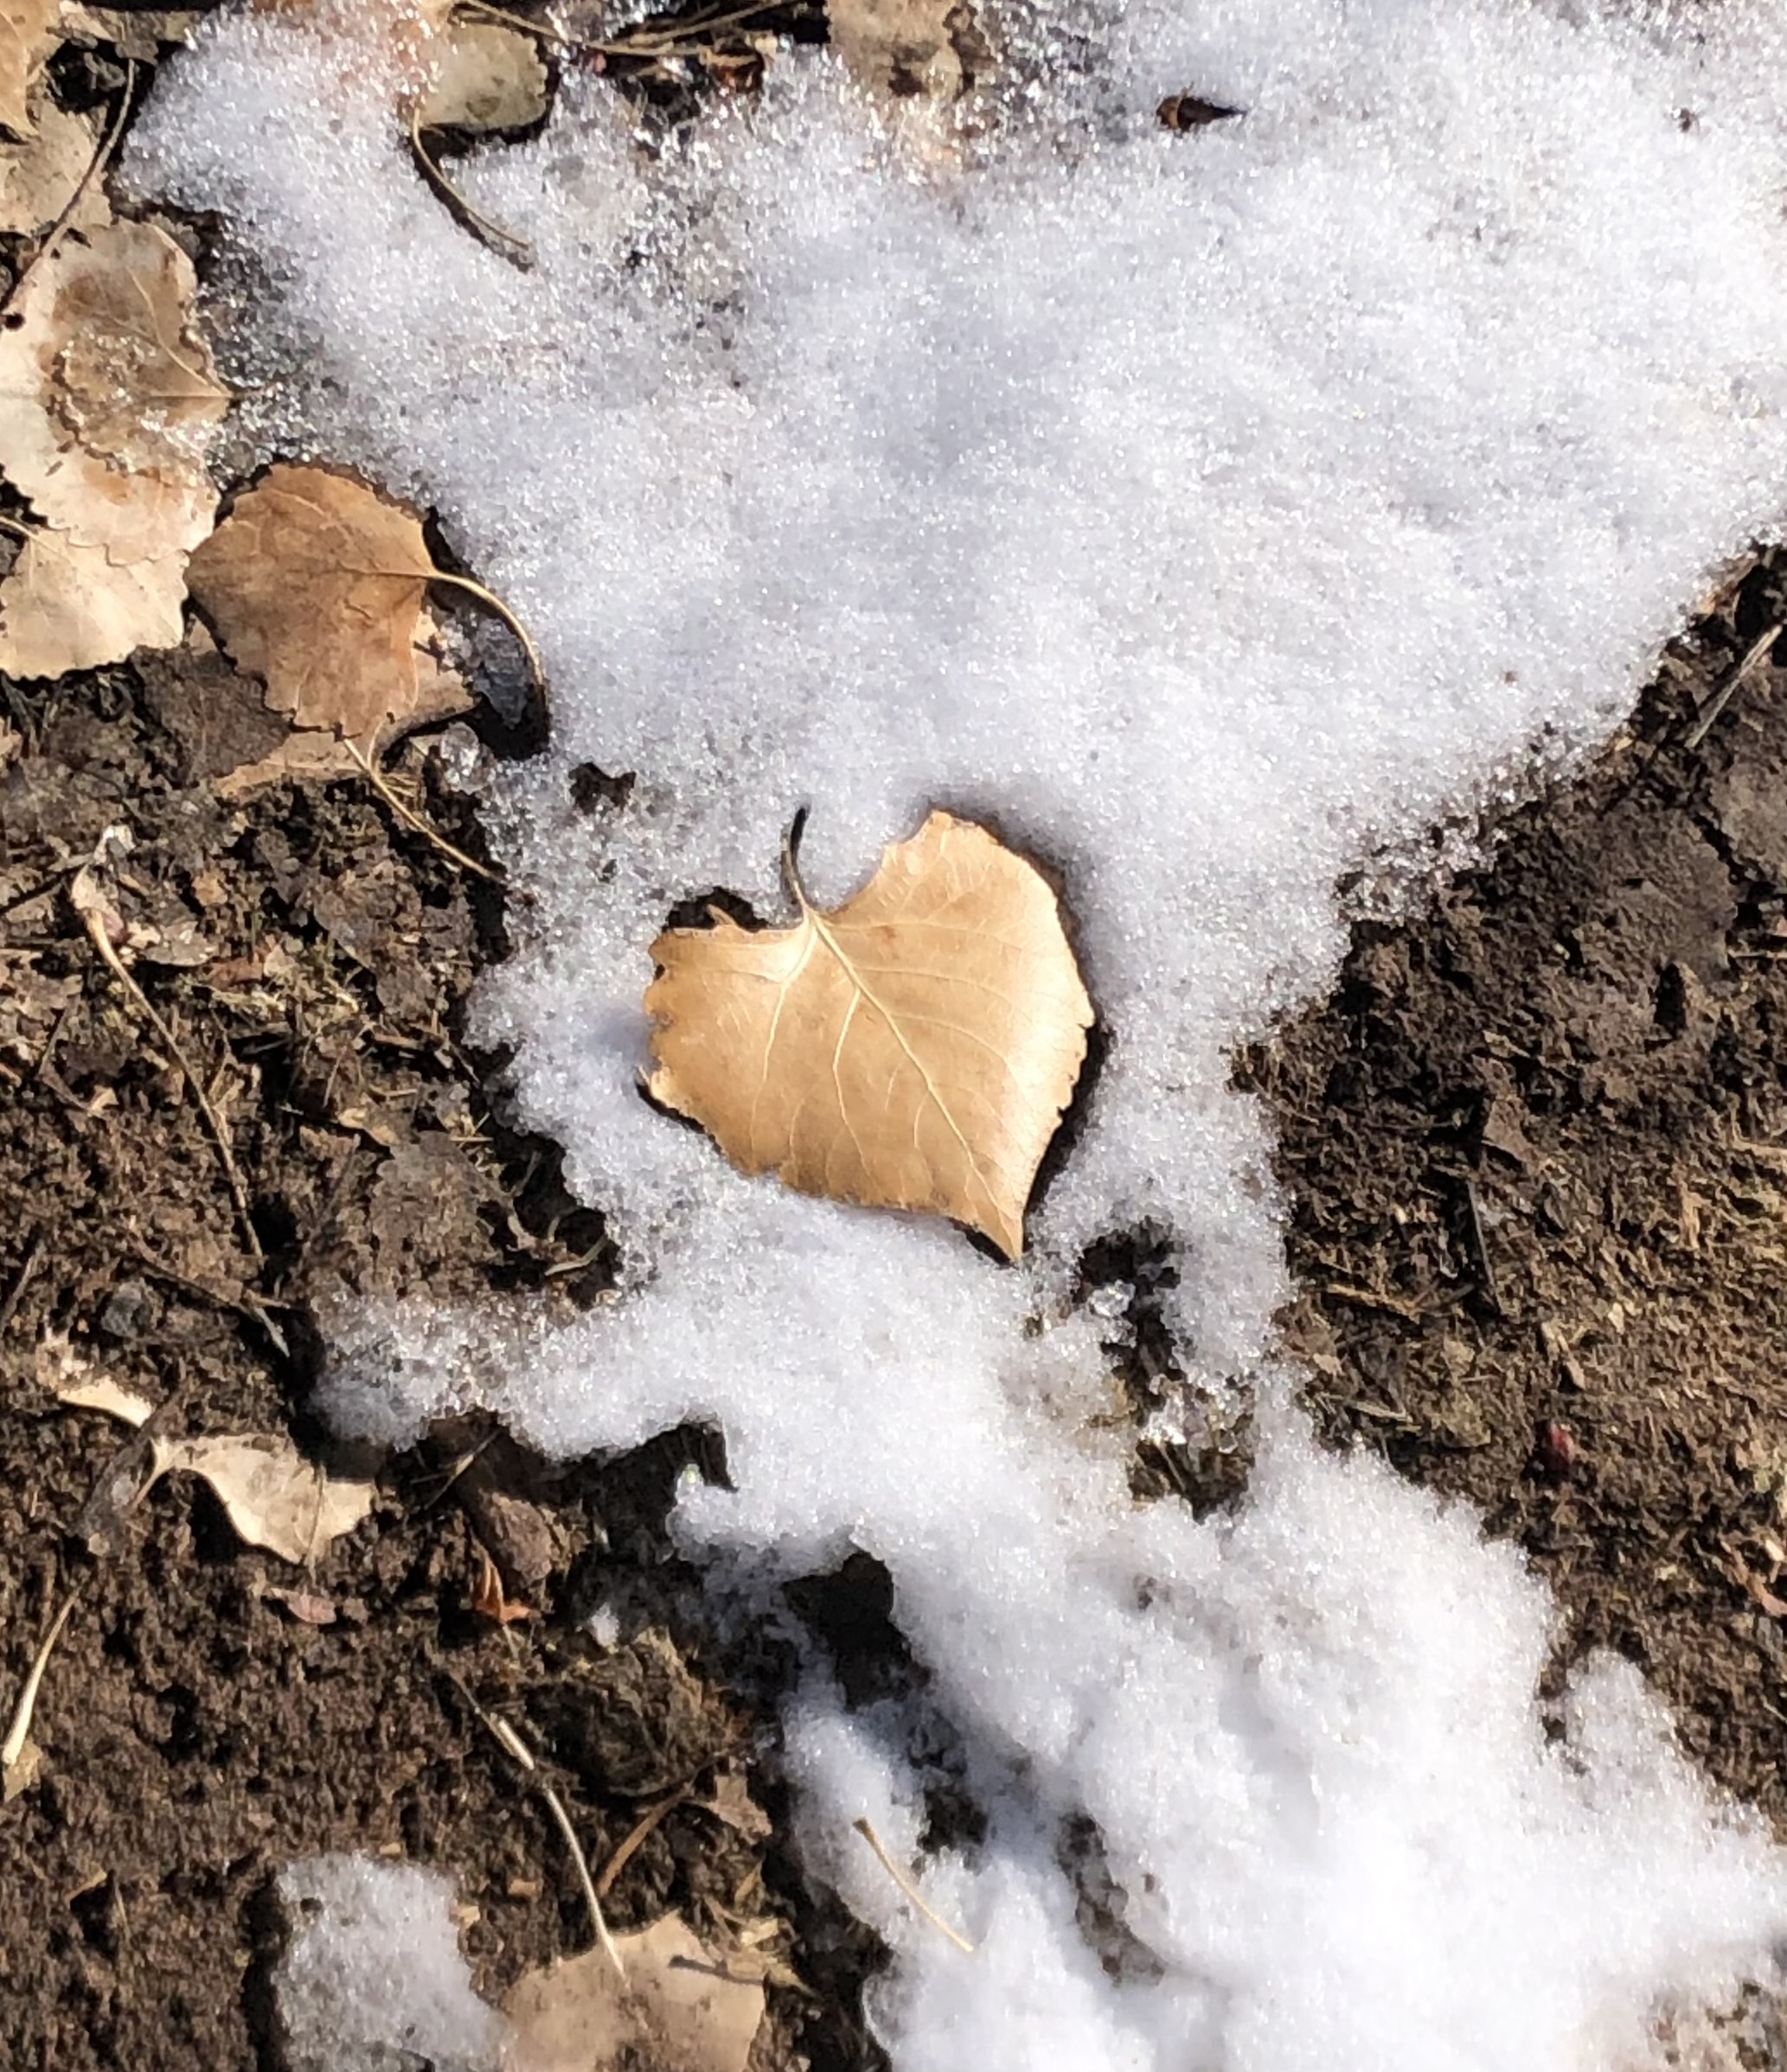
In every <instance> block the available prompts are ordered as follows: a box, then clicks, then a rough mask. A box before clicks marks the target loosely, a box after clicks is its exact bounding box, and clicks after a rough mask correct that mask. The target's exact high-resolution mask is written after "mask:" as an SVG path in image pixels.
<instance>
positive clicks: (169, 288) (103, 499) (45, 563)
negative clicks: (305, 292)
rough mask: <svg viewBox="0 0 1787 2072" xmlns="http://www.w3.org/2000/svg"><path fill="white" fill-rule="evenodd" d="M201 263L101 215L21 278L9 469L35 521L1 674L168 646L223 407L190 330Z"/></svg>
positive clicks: (3, 449) (143, 226)
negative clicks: (97, 221) (207, 461)
mask: <svg viewBox="0 0 1787 2072" xmlns="http://www.w3.org/2000/svg"><path fill="white" fill-rule="evenodd" d="M194 287H195V278H194V274H193V268H192V261H191V260H190V259H189V258H188V257H187V255H186V253H184V252H183V251H182V250H181V248H180V246H178V245H176V243H175V242H174V240H173V239H172V238H170V236H169V235H168V234H167V233H166V232H165V231H163V230H161V229H159V228H157V227H156V226H155V225H153V224H150V223H129V222H118V223H102V224H99V225H98V226H96V227H91V228H89V229H88V230H87V232H86V235H85V237H84V238H83V239H82V240H81V241H80V242H79V243H75V242H70V243H68V244H67V245H64V246H61V247H59V248H58V249H57V250H56V251H55V252H54V253H51V254H49V255H48V257H47V258H46V259H44V260H43V261H42V264H41V265H38V266H37V267H36V268H35V271H34V272H32V273H31V274H30V276H29V279H27V280H26V282H25V283H24V286H23V291H22V293H21V294H20V295H19V297H18V299H17V303H16V309H15V312H14V313H15V315H16V317H18V318H19V323H18V324H17V326H16V329H11V330H5V331H0V468H3V469H4V470H5V473H6V476H7V479H8V480H9V481H10V483H12V485H13V487H14V488H15V489H17V490H18V491H19V492H20V494H21V495H22V496H25V497H27V498H29V501H30V503H31V507H32V509H33V512H34V513H35V516H36V518H37V520H38V521H39V522H38V523H37V524H35V525H32V526H18V525H16V524H14V523H13V522H12V521H8V523H9V526H10V528H11V529H12V530H14V531H15V532H16V533H17V534H19V536H20V537H21V538H22V540H23V546H22V549H21V551H20V553H19V557H18V560H17V561H16V564H15V565H14V566H13V569H12V572H11V573H10V575H9V576H8V577H7V578H6V580H5V582H4V583H3V585H0V669H3V670H5V671H6V672H8V673H9V674H10V675H15V676H22V677H33V676H58V675H62V674H64V673H65V672H67V671H68V670H70V669H78V668H94V667H97V666H99V664H101V663H105V662H119V661H122V660H123V659H124V657H125V656H126V655H129V654H130V653H131V651H132V650H133V649H137V648H139V647H150V648H171V647H176V646H177V645H178V644H179V642H180V640H181V638H182V636H183V631H184V626H183V619H182V615H181V605H182V604H183V600H184V598H185V595H186V565H187V557H188V554H189V551H190V550H191V549H192V548H193V547H195V546H196V545H197V544H198V542H199V541H200V540H202V539H203V538H204V537H205V535H206V534H208V532H209V531H210V529H211V523H212V519H213V517H214V515H215V512H216V508H217V492H216V490H215V487H214V486H213V484H212V482H211V478H210V476H209V475H208V473H207V471H206V467H205V457H206V454H207V452H208V450H209V447H210V444H211V438H212V435H213V433H214V432H215V429H216V427H217V425H218V424H219V423H220V422H221V419H222V418H223V415H224V413H225V412H226V410H227V407H228V404H229V394H228V391H227V389H226V388H225V387H224V386H223V384H222V382H221V381H220V380H219V379H218V377H217V373H216V370H215V367H214V366H213V364H212V361H211V355H210V352H209V349H208V347H207V346H206V344H205V342H204V341H203V339H202V337H201V336H199V334H198V332H197V331H196V329H195V328H194V325H193V321H192V298H193V292H194Z"/></svg>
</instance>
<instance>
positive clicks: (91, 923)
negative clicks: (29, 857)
mask: <svg viewBox="0 0 1787 2072" xmlns="http://www.w3.org/2000/svg"><path fill="white" fill-rule="evenodd" d="M77 889H78V888H77ZM80 918H81V920H82V921H83V922H84V923H85V924H86V932H87V937H88V939H89V940H90V941H91V942H92V943H93V948H94V949H95V950H98V951H99V956H100V957H101V959H102V960H103V962H104V963H105V965H106V969H107V970H108V971H110V972H111V974H112V977H113V978H115V979H116V980H117V981H118V984H119V985H121V986H122V987H123V988H124V989H125V992H126V993H127V994H129V995H130V996H131V999H132V1000H133V1001H135V1002H136V1003H137V1005H138V1007H140V1008H141V1009H142V1011H143V1013H144V1014H145V1015H146V1016H147V1017H148V1019H149V1024H150V1026H151V1028H152V1029H153V1030H154V1031H155V1033H156V1034H157V1036H159V1037H160V1038H161V1039H162V1041H163V1043H164V1044H165V1045H166V1046H168V1049H169V1050H170V1052H172V1053H173V1058H174V1062H175V1064H176V1065H178V1066H179V1067H180V1070H181V1071H183V1073H184V1074H185V1075H186V1084H188V1085H189V1087H190V1088H191V1089H192V1097H193V1099H194V1100H195V1101H196V1102H197V1103H198V1105H199V1113H200V1114H201V1115H202V1116H204V1118H205V1125H206V1127H207V1129H209V1131H210V1132H211V1142H213V1143H214V1144H215V1145H216V1147H217V1155H218V1157H219V1159H220V1160H221V1161H222V1165H223V1175H224V1178H225V1179H226V1180H227V1181H228V1182H229V1191H230V1195H231V1197H232V1199H234V1202H235V1205H236V1215H237V1217H238V1218H239V1219H240V1223H241V1225H242V1235H243V1237H246V1238H247V1241H248V1250H249V1251H250V1252H251V1253H252V1254H253V1257H254V1261H255V1263H256V1264H257V1265H264V1264H265V1263H266V1253H265V1252H264V1251H262V1250H261V1249H260V1238H259V1235H258V1234H257V1232H256V1231H255V1228H254V1218H253V1216H251V1215H250V1214H249V1212H248V1190H247V1188H246V1187H245V1186H243V1185H242V1175H241V1173H240V1171H239V1170H238V1168H237V1166H236V1158H235V1154H234V1152H233V1151H232V1150H231V1149H230V1148H229V1139H228V1138H227V1136H226V1135H224V1131H223V1123H222V1121H221V1118H220V1117H219V1116H218V1113H217V1110H215V1108H213V1107H212V1105H211V1101H210V1097H209V1096H208V1094H207V1093H206V1091H205V1088H204V1082H203V1081H202V1079H201V1078H199V1076H198V1074H197V1073H196V1072H195V1071H194V1070H193V1068H192V1065H191V1063H190V1062H189V1059H188V1058H187V1055H186V1053H185V1052H184V1051H183V1050H182V1049H181V1047H180V1046H179V1044H178V1043H177V1042H176V1040H175V1039H174V1032H173V1031H172V1030H171V1029H170V1027H169V1026H168V1025H167V1023H166V1022H164V1021H163V1020H162V1018H161V1016H160V1015H159V1014H157V1012H156V1008H155V1004H154V1002H153V1001H151V999H150V997H149V995H148V994H146V993H145V992H144V990H143V988H142V987H140V986H139V985H138V983H137V982H136V980H135V979H133V978H132V977H131V975H130V973H129V972H128V971H126V970H125V967H124V964H123V962H122V961H121V959H120V958H119V956H118V952H117V951H116V950H114V949H113V948H112V939H111V937H109V936H108V935H107V934H106V922H105V918H104V917H103V916H102V915H101V914H100V913H99V911H98V910H97V909H96V908H93V907H88V908H87V909H86V911H85V912H83V913H82V914H81V917H80Z"/></svg>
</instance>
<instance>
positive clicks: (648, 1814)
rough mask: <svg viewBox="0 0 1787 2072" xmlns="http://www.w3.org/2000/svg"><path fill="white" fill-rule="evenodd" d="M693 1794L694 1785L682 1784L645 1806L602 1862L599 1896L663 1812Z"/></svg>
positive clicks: (608, 1890) (605, 1892) (682, 1803)
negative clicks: (676, 1789)
mask: <svg viewBox="0 0 1787 2072" xmlns="http://www.w3.org/2000/svg"><path fill="white" fill-rule="evenodd" d="M694 1796H695V1790H694V1787H692V1786H690V1785H687V1784H685V1785H684V1786H683V1787H682V1789H681V1790H680V1791H674V1792H670V1793H669V1794H666V1795H665V1796H664V1797H663V1798H662V1799H660V1800H658V1801H657V1804H656V1805H655V1806H649V1807H646V1809H645V1811H644V1813H642V1814H641V1815H640V1817H639V1819H637V1821H635V1823H634V1824H633V1826H632V1828H631V1831H630V1832H628V1833H627V1834H626V1835H624V1837H623V1838H622V1839H621V1841H620V1843H619V1844H618V1846H617V1847H616V1849H615V1851H614V1853H613V1854H612V1856H611V1857H610V1858H608V1861H607V1862H606V1863H605V1864H603V1866H602V1869H601V1873H600V1875H599V1877H597V1879H596V1890H597V1892H598V1893H599V1895H600V1896H601V1897H602V1898H604V1899H606V1898H607V1896H608V1895H609V1894H610V1893H611V1892H612V1890H614V1881H615V1879H616V1878H618V1877H619V1876H620V1874H621V1872H622V1871H624V1870H625V1869H626V1867H627V1865H628V1864H629V1863H631V1860H632V1857H633V1852H634V1851H636V1850H637V1848H638V1846H639V1845H640V1843H642V1842H643V1841H644V1839H645V1838H646V1836H647V1835H649V1834H650V1832H652V1830H653V1829H654V1828H655V1827H657V1825H658V1823H659V1822H660V1821H661V1820H662V1819H663V1817H664V1815H665V1814H666V1813H674V1812H675V1811H676V1808H677V1807H679V1806H686V1805H687V1804H688V1803H689V1800H691V1799H692V1798H694Z"/></svg>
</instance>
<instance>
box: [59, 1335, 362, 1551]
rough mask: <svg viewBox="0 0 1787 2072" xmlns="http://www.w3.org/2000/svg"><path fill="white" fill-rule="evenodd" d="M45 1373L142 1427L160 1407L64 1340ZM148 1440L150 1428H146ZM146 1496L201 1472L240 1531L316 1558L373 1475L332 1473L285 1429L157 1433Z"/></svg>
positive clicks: (76, 1396)
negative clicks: (174, 1478)
mask: <svg viewBox="0 0 1787 2072" xmlns="http://www.w3.org/2000/svg"><path fill="white" fill-rule="evenodd" d="M38 1372H39V1374H40V1377H41V1378H42V1379H43V1380H44V1381H45V1382H46V1383H47V1384H48V1385H49V1386H51V1387H53V1388H54V1391H55V1393H56V1394H57V1396H58V1397H60V1398H61V1400H62V1401H63V1402H64V1403H67V1404H76V1405H78V1406H80V1407H81V1408H83V1409H86V1410H103V1411H105V1412H106V1415H107V1416H108V1417H116V1418H118V1420H119V1421H120V1422H121V1423H125V1424H129V1425H131V1426H134V1427H137V1428H139V1429H140V1428H141V1427H142V1426H143V1425H144V1423H146V1421H147V1420H148V1419H149V1417H151V1416H152V1415H153V1409H154V1406H153V1405H152V1404H150V1403H148V1402H147V1401H146V1400H145V1399H144V1398H143V1397H140V1396H138V1395H137V1394H136V1392H135V1391H133V1390H130V1389H126V1388H124V1387H122V1386H121V1385H118V1384H117V1383H115V1382H113V1381H112V1380H111V1379H110V1378H108V1377H107V1376H106V1375H104V1374H103V1373H100V1372H98V1371H97V1370H96V1369H94V1368H93V1367H92V1365H90V1363H88V1362H86V1361H85V1360H84V1359H81V1357H80V1355H79V1354H77V1353H74V1352H73V1349H72V1348H71V1347H69V1346H67V1341H66V1340H58V1339H52V1340H46V1342H45V1346H44V1347H43V1348H42V1349H41V1350H40V1353H39V1365H38ZM144 1437H145V1439H147V1438H149V1437H150V1435H149V1434H147V1433H145V1434H144ZM150 1443H151V1455H150V1459H151V1466H150V1471H149V1475H148V1479H147V1480H145V1481H144V1482H143V1483H142V1484H141V1486H140V1487H138V1488H137V1490H136V1492H135V1494H134V1495H133V1497H132V1499H131V1500H132V1502H138V1501H140V1500H141V1499H142V1498H143V1497H144V1496H145V1495H146V1494H147V1493H148V1492H149V1490H150V1489H151V1487H153V1486H154V1484H156V1483H157V1482H158V1481H159V1480H161V1479H162V1477H163V1475H164V1474H195V1475H199V1476H202V1478H203V1480H205V1481H207V1482H208V1483H209V1484H210V1486H211V1489H212V1492H213V1493H214V1494H215V1496H216V1498H217V1500H218V1502H219V1503H221V1505H222V1506H223V1508H224V1511H225V1512H226V1513H227V1515H228V1518H229V1522H230V1524H231V1525H233V1526H234V1528H235V1530H236V1532H237V1535H238V1537H239V1538H241V1539H243V1540H245V1541H246V1542H247V1544H248V1545H250V1546H251V1547H265V1548H266V1550H267V1551H268V1552H269V1553H272V1554H277V1555H279V1557H280V1558H281V1559H282V1560H284V1561H291V1562H309V1561H314V1560H316V1559H317V1557H319V1556H321V1555H323V1554H325V1553H327V1551H329V1548H330V1544H332V1543H333V1542H334V1541H336V1540H337V1539H339V1538H341V1537H342V1535H343V1533H345V1532H352V1531H353V1530H354V1528H355V1525H359V1524H360V1522H361V1520H362V1519H364V1518H366V1517H368V1515H369V1514H370V1512H371V1510H372V1506H373V1503H374V1500H375V1496H376V1494H377V1492H376V1490H375V1487H374V1485H373V1484H372V1483H371V1482H367V1481H361V1480H356V1479H354V1478H352V1477H349V1476H343V1475H331V1474H329V1473H327V1471H326V1470H325V1469H323V1468H321V1467H320V1466H319V1465H318V1464H317V1462H316V1461H309V1460H306V1459H305V1458H304V1455H303V1454H301V1453H300V1452H299V1451H298V1448H297V1447H296V1446H295V1445H294V1444H293V1442H292V1441H291V1438H290V1437H289V1436H288V1435H287V1434H285V1433H284V1432H245V1433H233V1432H222V1433H214V1434H209V1435H202V1436H199V1437H197V1438H193V1439H164V1438H161V1437H155V1438H153V1439H151V1441H150Z"/></svg>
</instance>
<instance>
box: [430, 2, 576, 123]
mask: <svg viewBox="0 0 1787 2072" xmlns="http://www.w3.org/2000/svg"><path fill="white" fill-rule="evenodd" d="M546 86H547V79H546V67H545V66H544V65H542V64H541V61H540V50H539V46H538V45H537V44H536V42H535V40H534V38H533V37H532V36H530V35H523V34H522V31H521V30H520V29H508V28H505V27H504V26H503V23H502V22H452V24H451V25H450V26H449V27H448V29H447V30H446V33H445V35H443V36H442V37H441V38H440V39H439V43H438V46H437V48H436V50H435V53H434V77H433V80H432V83H431V85H430V86H429V87H428V90H427V92H426V93H425V94H424V95H423V96H422V99H421V102H420V106H419V108H418V110H417V119H418V121H419V122H420V125H421V126H422V127H423V128H424V129H425V130H471V131H477V133H479V134H484V132H486V131H491V130H525V129H527V128H529V127H530V126H531V125H533V124H535V123H536V122H538V121H539V120H540V118H541V117H542V116H543V115H544V114H545V113H546Z"/></svg>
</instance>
